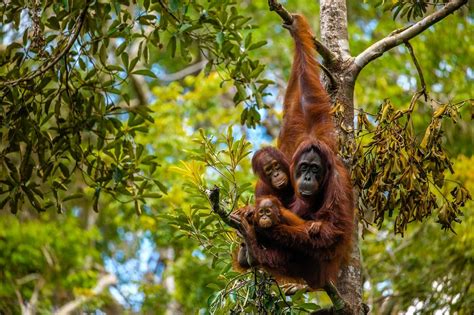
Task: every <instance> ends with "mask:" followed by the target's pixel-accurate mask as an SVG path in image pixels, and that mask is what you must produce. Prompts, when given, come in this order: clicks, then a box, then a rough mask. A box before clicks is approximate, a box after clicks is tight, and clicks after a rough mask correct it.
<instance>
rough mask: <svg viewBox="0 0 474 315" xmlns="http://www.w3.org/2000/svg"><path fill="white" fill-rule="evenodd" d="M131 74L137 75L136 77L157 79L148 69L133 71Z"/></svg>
mask: <svg viewBox="0 0 474 315" xmlns="http://www.w3.org/2000/svg"><path fill="white" fill-rule="evenodd" d="M132 74H137V75H144V76H148V77H152V78H157V76H156V75H155V74H154V73H153V72H152V71H151V70H149V69H140V70H134V71H133V72H132Z"/></svg>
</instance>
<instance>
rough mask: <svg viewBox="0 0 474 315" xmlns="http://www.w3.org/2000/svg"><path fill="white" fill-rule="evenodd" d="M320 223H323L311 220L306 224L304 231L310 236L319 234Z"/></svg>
mask: <svg viewBox="0 0 474 315" xmlns="http://www.w3.org/2000/svg"><path fill="white" fill-rule="evenodd" d="M322 225H323V223H322V222H321V221H313V222H311V223H309V224H308V226H307V228H306V231H307V232H308V234H309V235H310V236H313V235H317V234H319V231H320V230H321V226H322Z"/></svg>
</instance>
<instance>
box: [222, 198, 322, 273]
mask: <svg viewBox="0 0 474 315" xmlns="http://www.w3.org/2000/svg"><path fill="white" fill-rule="evenodd" d="M231 216H232V219H233V220H236V221H239V222H241V224H242V226H243V231H242V232H243V234H244V238H245V239H246V242H245V243H242V244H241V247H240V249H239V252H238V254H237V255H234V266H235V267H236V269H239V270H242V269H243V270H245V269H248V268H249V267H252V266H257V265H263V266H264V267H265V266H268V265H270V266H271V265H273V264H277V265H280V264H281V263H282V264H284V262H285V261H286V260H287V255H285V254H284V251H285V249H283V248H282V247H281V246H279V245H278V244H272V243H271V242H270V243H269V239H268V238H267V237H265V234H266V233H269V232H270V231H271V228H272V227H273V226H275V225H280V224H283V225H288V226H297V225H302V224H304V222H305V220H303V219H301V218H300V217H298V216H297V215H296V214H294V213H292V212H291V211H289V210H287V209H285V208H284V207H283V206H282V204H281V202H280V201H279V200H278V199H277V198H276V197H274V196H270V195H269V196H263V197H260V198H257V201H256V207H255V208H253V207H250V206H247V207H245V208H241V209H239V210H237V211H236V212H234V213H232V215H231ZM320 227H321V222H318V221H315V222H313V223H312V224H311V225H309V226H308V228H307V233H308V234H311V235H315V234H317V233H318V232H319V228H320ZM247 242H249V244H247ZM257 244H260V245H263V246H264V250H263V249H262V248H261V246H258V245H257ZM247 246H251V247H250V248H251V251H250V252H251V253H249V251H248V248H247ZM257 248H258V249H257ZM235 256H236V257H235ZM254 256H255V257H254ZM267 259H270V260H271V263H270V264H267V263H265V261H266V260H267Z"/></svg>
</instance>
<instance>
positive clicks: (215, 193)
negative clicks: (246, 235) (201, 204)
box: [207, 186, 242, 231]
mask: <svg viewBox="0 0 474 315" xmlns="http://www.w3.org/2000/svg"><path fill="white" fill-rule="evenodd" d="M219 194H220V189H219V187H217V186H214V188H212V189H211V190H209V191H208V193H207V197H208V199H209V203H210V204H211V207H212V211H213V212H214V213H216V214H217V215H218V216H220V217H221V219H222V221H224V223H225V224H227V225H228V226H230V227H233V228H234V229H237V230H239V231H240V230H241V229H242V227H241V225H240V223H239V222H237V221H235V220H232V218H231V217H230V216H229V215H228V214H227V212H225V211H224V210H223V209H222V208H221V206H220V201H219V199H220V198H219Z"/></svg>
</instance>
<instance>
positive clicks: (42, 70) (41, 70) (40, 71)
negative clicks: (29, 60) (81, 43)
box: [0, 1, 90, 87]
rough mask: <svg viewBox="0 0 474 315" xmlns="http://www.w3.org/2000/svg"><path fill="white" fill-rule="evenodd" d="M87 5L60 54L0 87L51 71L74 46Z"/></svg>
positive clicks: (84, 17) (1, 84) (1, 83)
mask: <svg viewBox="0 0 474 315" xmlns="http://www.w3.org/2000/svg"><path fill="white" fill-rule="evenodd" d="M89 4H90V1H88V2H87V3H86V7H85V8H84V9H82V12H81V14H80V15H79V17H78V18H77V24H76V25H77V26H76V32H75V33H74V35H73V36H72V37H71V39H70V40H69V42H68V44H67V45H66V48H64V50H63V51H62V52H60V53H59V54H58V55H57V56H56V57H55V58H54V59H53V60H51V61H50V62H49V63H45V64H43V65H42V66H41V67H40V68H39V69H38V70H36V71H34V72H32V73H31V74H30V75H27V76H26V77H23V78H19V79H16V80H12V81H6V82H0V87H4V86H15V85H17V84H19V83H22V82H25V81H30V80H33V79H34V78H36V77H38V76H40V75H42V74H44V73H45V72H46V71H48V70H49V69H51V68H52V67H54V65H55V64H57V63H58V62H59V60H61V58H62V57H63V56H65V55H66V54H67V53H68V52H69V50H70V49H71V47H72V45H74V43H75V41H76V39H77V38H78V37H79V33H80V32H81V29H82V26H83V25H84V21H85V19H86V14H87V10H88V9H89Z"/></svg>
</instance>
